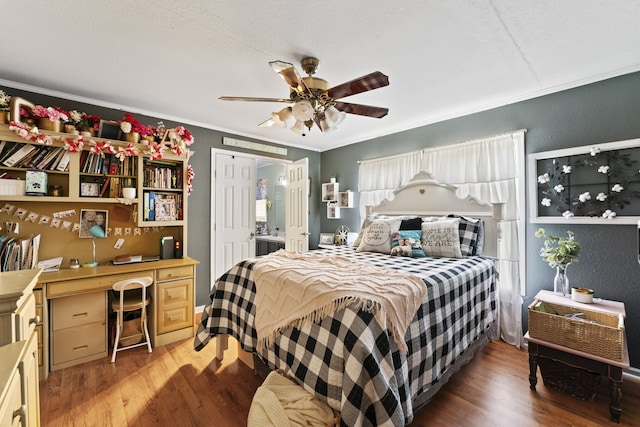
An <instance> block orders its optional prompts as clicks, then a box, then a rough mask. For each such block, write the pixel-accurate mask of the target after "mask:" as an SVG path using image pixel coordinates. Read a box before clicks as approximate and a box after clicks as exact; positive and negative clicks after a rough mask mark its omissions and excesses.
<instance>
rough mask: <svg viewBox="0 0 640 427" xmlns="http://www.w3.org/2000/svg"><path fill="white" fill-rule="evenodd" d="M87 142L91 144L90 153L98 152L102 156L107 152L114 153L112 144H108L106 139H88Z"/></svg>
mask: <svg viewBox="0 0 640 427" xmlns="http://www.w3.org/2000/svg"><path fill="white" fill-rule="evenodd" d="M89 143H90V144H91V145H92V147H91V154H99V155H101V156H103V157H104V155H105V153H107V154H115V153H116V150H115V148H113V145H111V144H109V143H108V142H107V141H102V142H95V141H94V140H90V141H89Z"/></svg>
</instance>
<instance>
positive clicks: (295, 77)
mask: <svg viewBox="0 0 640 427" xmlns="http://www.w3.org/2000/svg"><path fill="white" fill-rule="evenodd" d="M269 65H271V68H273V70H274V71H275V72H276V73H278V74H280V77H282V78H283V79H284V81H285V82H286V83H287V84H288V85H289V87H291V89H293V90H294V91H296V93H304V92H307V91H308V90H309V89H308V88H307V85H306V84H304V81H303V80H302V78H301V77H300V74H298V71H297V70H296V68H295V67H294V66H293V64H290V63H288V62H283V61H271V62H269Z"/></svg>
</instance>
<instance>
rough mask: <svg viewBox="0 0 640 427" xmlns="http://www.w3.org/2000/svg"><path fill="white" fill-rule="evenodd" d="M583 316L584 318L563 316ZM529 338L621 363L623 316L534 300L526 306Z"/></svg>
mask: <svg viewBox="0 0 640 427" xmlns="http://www.w3.org/2000/svg"><path fill="white" fill-rule="evenodd" d="M577 312H580V313H584V315H585V317H586V319H577V318H568V317H565V315H568V314H574V313H577ZM529 335H530V336H531V337H532V338H536V339H540V340H544V341H548V342H551V343H554V344H558V345H561V346H564V347H568V348H572V349H574V350H578V351H582V352H585V353H589V354H593V355H594V356H600V357H603V358H605V359H609V360H615V361H618V362H621V361H622V355H623V348H624V316H622V315H618V314H611V313H602V312H599V311H592V310H585V309H577V308H575V307H569V306H564V305H561V304H555V303H549V302H546V301H541V300H538V299H536V300H534V301H533V302H532V303H531V305H530V306H529Z"/></svg>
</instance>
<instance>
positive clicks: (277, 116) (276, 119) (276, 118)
mask: <svg viewBox="0 0 640 427" xmlns="http://www.w3.org/2000/svg"><path fill="white" fill-rule="evenodd" d="M271 122H272V123H273V124H274V125H276V126H278V127H281V128H283V127H287V124H286V123H285V122H284V120H282V119H281V118H280V114H278V113H277V112H275V111H274V112H273V113H271Z"/></svg>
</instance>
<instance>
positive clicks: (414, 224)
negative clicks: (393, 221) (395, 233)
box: [400, 217, 422, 231]
mask: <svg viewBox="0 0 640 427" xmlns="http://www.w3.org/2000/svg"><path fill="white" fill-rule="evenodd" d="M402 230H420V231H422V218H420V217H415V218H410V219H403V220H402V222H401V223H400V231H402Z"/></svg>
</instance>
